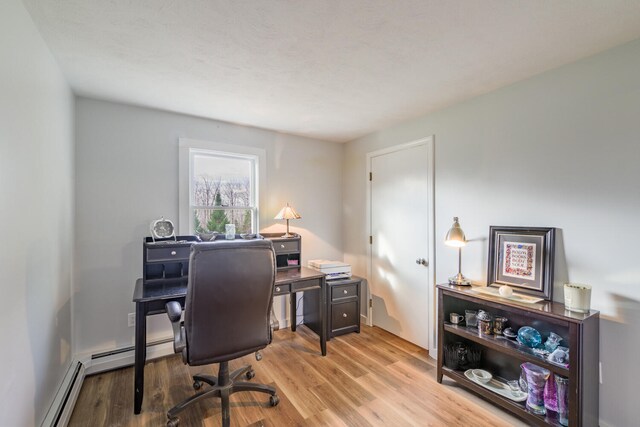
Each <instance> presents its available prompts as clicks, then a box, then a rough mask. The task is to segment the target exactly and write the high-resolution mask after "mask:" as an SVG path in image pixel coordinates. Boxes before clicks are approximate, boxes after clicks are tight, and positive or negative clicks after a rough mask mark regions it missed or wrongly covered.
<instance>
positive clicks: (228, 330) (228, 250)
mask: <svg viewBox="0 0 640 427" xmlns="http://www.w3.org/2000/svg"><path fill="white" fill-rule="evenodd" d="M274 282H275V254H274V251H273V245H272V244H271V242H270V241H268V240H249V241H243V240H239V241H219V242H211V243H199V244H196V245H193V247H192V249H191V255H190V257H189V282H188V285H187V297H186V302H185V314H184V322H180V316H181V314H182V308H181V307H180V304H179V303H178V302H177V301H171V302H169V303H167V305H166V308H167V314H168V315H169V319H170V320H171V323H172V325H173V332H174V343H173V346H174V350H175V352H176V353H181V354H182V360H183V361H184V363H185V364H189V365H191V366H199V365H207V364H211V363H220V369H219V372H218V377H217V378H216V377H213V376H208V375H194V376H193V381H194V382H193V387H194V389H196V390H198V389H200V387H201V386H202V383H203V382H204V383H207V384H210V385H211V387H210V388H208V389H207V390H205V391H201V392H199V393H197V394H196V395H194V396H191V397H190V398H189V399H187V400H185V401H184V402H182V403H180V404H179V405H176V406H175V407H173V408H172V409H170V410H169V412H167V418H168V421H167V426H177V425H178V418H177V415H178V413H180V412H182V411H183V410H184V409H185V408H186V407H187V406H189V405H191V404H192V403H194V402H197V401H200V400H202V399H206V398H209V397H218V398H220V399H222V425H223V426H228V425H229V421H230V414H229V396H230V395H231V394H233V393H236V392H239V391H258V392H262V393H268V394H270V395H271V396H270V398H269V403H270V404H271V406H275V405H277V404H278V401H279V399H278V396H277V395H276V390H275V388H273V387H270V386H267V385H264V384H254V383H250V382H246V381H239V380H238V379H239V378H240V377H241V376H244V377H246V379H251V378H253V376H254V375H255V373H254V371H253V370H252V368H251V365H247V366H244V367H242V368H240V369H237V370H235V371H234V372H232V373H231V374H230V373H229V361H230V360H232V359H236V358H238V357H242V356H244V355H247V354H250V353H254V352H256V359H257V360H260V356H259V353H258V350H261V349H263V348H265V347H266V346H267V345H268V344H269V343H271V327H270V322H269V315H270V313H271V304H272V301H273V287H274Z"/></svg>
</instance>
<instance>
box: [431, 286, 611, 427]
mask: <svg viewBox="0 0 640 427" xmlns="http://www.w3.org/2000/svg"><path fill="white" fill-rule="evenodd" d="M437 288H438V374H437V380H438V382H442V376H443V375H446V376H448V377H450V378H451V379H453V380H455V381H456V382H458V383H459V384H460V385H462V386H464V387H466V388H468V389H470V390H472V391H474V392H476V393H478V394H479V395H481V396H482V397H484V398H485V399H487V400H489V401H490V402H492V403H494V404H496V405H498V406H501V407H502V408H504V409H506V410H508V411H511V412H512V413H514V414H515V415H517V416H519V417H521V418H523V419H524V420H526V422H527V423H528V424H530V425H554V426H559V425H560V424H559V422H558V418H557V415H556V413H555V412H551V411H547V415H546V416H545V415H535V414H533V413H531V412H529V411H527V409H526V408H525V404H524V402H514V401H513V400H510V399H508V398H506V397H502V396H501V395H499V394H497V393H494V392H492V391H489V390H487V389H485V388H484V387H482V386H480V385H478V384H477V383H476V382H474V381H472V380H470V379H468V378H467V377H466V376H465V374H464V371H462V370H457V369H451V368H449V367H447V366H445V365H444V361H445V359H444V356H445V355H444V347H445V346H446V345H447V344H451V343H457V342H461V343H463V344H465V345H468V346H470V347H473V348H476V349H480V350H481V352H482V353H481V359H480V363H479V365H480V366H479V367H481V368H483V369H486V370H488V371H490V372H491V373H492V374H493V375H494V377H495V376H498V377H501V378H503V379H506V380H513V379H517V378H519V376H520V372H521V368H520V365H521V364H522V363H523V362H531V363H533V364H536V365H538V366H540V367H543V368H545V369H548V370H549V371H551V372H552V373H553V374H555V375H560V376H563V377H566V378H568V379H569V390H570V391H569V426H597V425H598V386H599V383H598V360H599V321H600V319H599V313H598V312H597V311H593V310H592V311H591V312H590V313H585V314H582V313H574V312H571V311H568V310H565V308H564V305H563V304H561V303H557V302H552V301H544V302H540V303H538V304H517V303H514V302H511V301H510V300H506V299H499V298H495V297H487V296H484V295H482V294H479V293H476V292H474V291H473V289H472V288H469V287H461V286H452V285H438V287H437ZM478 309H483V310H485V311H487V312H491V313H492V314H494V315H498V316H503V317H506V318H507V319H509V320H508V322H509V323H508V325H507V326H509V327H511V328H512V329H513V330H514V331H518V329H519V328H520V327H522V326H533V327H534V328H535V329H537V330H538V331H539V332H540V334H541V335H542V339H543V342H544V340H545V338H546V337H547V336H548V335H549V333H550V332H555V333H557V334H559V335H560V336H562V343H561V345H562V346H565V347H568V348H569V364H568V366H566V365H560V364H556V363H553V362H550V361H548V360H547V359H546V358H544V357H543V356H540V355H538V354H537V353H536V352H534V351H532V350H531V349H530V348H528V347H525V346H523V345H519V344H518V343H516V342H515V341H512V340H509V339H506V338H504V337H503V336H502V335H498V336H496V335H479V334H478V330H477V329H476V328H472V327H466V326H463V325H454V324H452V323H450V322H449V315H450V314H451V313H458V314H463V315H464V313H465V310H474V311H476V310H478Z"/></svg>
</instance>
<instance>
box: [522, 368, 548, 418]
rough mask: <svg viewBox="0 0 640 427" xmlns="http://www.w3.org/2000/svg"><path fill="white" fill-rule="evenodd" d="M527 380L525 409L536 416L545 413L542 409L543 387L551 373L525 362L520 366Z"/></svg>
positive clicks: (545, 410) (544, 409) (543, 408)
mask: <svg viewBox="0 0 640 427" xmlns="http://www.w3.org/2000/svg"><path fill="white" fill-rule="evenodd" d="M520 367H521V368H522V370H523V372H524V375H525V377H526V379H527V392H528V396H527V409H528V410H529V411H530V412H533V413H534V414H538V415H544V414H546V413H547V409H546V408H545V407H544V385H545V384H546V382H547V378H549V374H551V372H550V371H549V370H548V369H545V368H542V367H540V366H538V365H534V364H533V363H530V362H525V363H523V364H522V365H520Z"/></svg>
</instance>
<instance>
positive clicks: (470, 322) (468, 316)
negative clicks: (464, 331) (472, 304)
mask: <svg viewBox="0 0 640 427" xmlns="http://www.w3.org/2000/svg"><path fill="white" fill-rule="evenodd" d="M464 315H465V323H466V324H467V326H470V327H472V328H475V327H476V326H478V312H476V311H473V310H465V311H464Z"/></svg>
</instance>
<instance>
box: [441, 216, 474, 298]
mask: <svg viewBox="0 0 640 427" xmlns="http://www.w3.org/2000/svg"><path fill="white" fill-rule="evenodd" d="M444 244H445V245H447V246H452V247H454V248H458V274H456V275H455V276H453V277H450V278H449V284H450V285H457V286H468V285H470V284H471V283H469V281H468V280H467V279H466V277H464V276H463V275H462V247H463V246H466V245H467V238H466V237H465V235H464V231H462V228H460V223H459V222H458V217H457V216H456V217H454V218H453V225H452V226H451V228H450V229H449V231H447V235H446V236H445V238H444Z"/></svg>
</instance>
